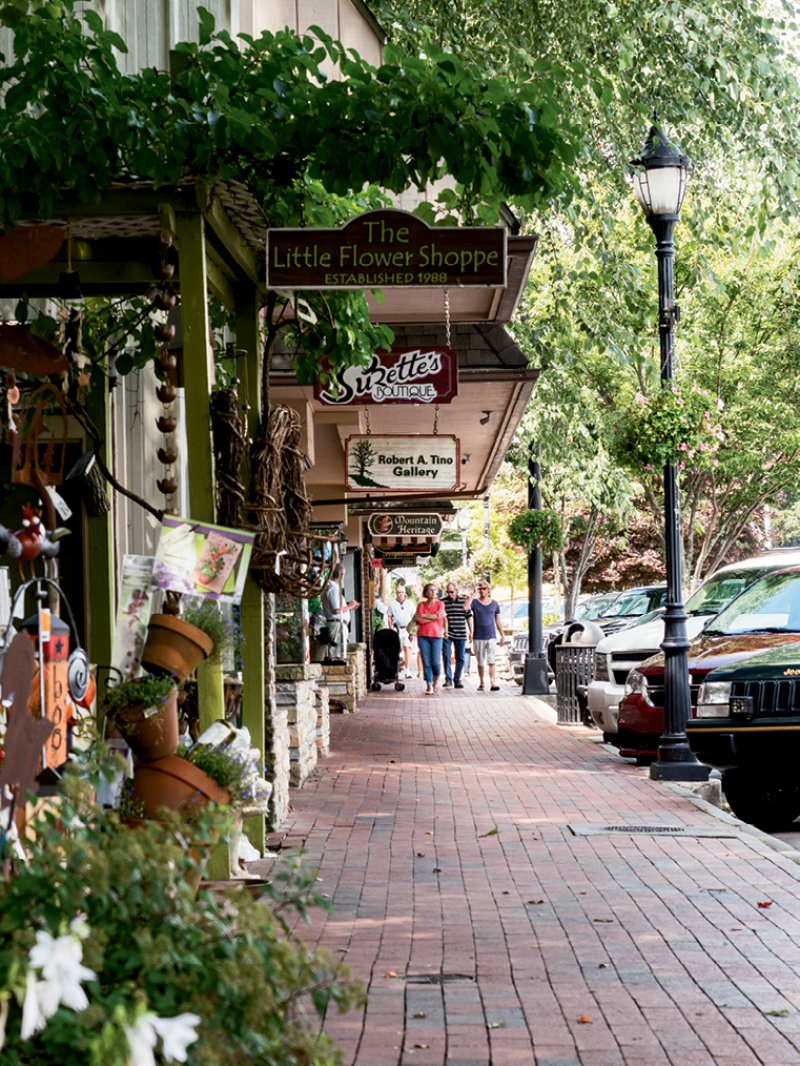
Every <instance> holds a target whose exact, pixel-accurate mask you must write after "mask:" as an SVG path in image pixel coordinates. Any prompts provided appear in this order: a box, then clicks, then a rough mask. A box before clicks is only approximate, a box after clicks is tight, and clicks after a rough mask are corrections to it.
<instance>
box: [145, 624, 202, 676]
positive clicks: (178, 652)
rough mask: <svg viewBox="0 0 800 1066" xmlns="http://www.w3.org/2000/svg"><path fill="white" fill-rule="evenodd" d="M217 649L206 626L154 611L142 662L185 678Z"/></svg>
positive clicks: (151, 667) (148, 667)
mask: <svg viewBox="0 0 800 1066" xmlns="http://www.w3.org/2000/svg"><path fill="white" fill-rule="evenodd" d="M213 650H214V641H213V640H212V639H211V638H210V637H209V636H208V635H207V634H206V633H204V632H203V630H202V629H198V628H197V626H193V625H190V623H189V622H184V621H183V619H182V618H176V617H175V616H174V615H171V614H154V615H153V617H152V618H151V619H150V624H149V625H148V627H147V640H146V641H145V645H144V651H143V652H142V666H144V667H145V669H147V670H160V671H162V672H163V673H166V674H174V675H175V677H176V678H177V679H178V680H179V681H184V680H185V679H186V678H187V677H188V676H189V674H191V673H194V671H195V670H196V669H197V667H198V665H199V664H200V663H201V662H202V660H203V659H205V658H206V656H208V655H210V654H211V652H212V651H213Z"/></svg>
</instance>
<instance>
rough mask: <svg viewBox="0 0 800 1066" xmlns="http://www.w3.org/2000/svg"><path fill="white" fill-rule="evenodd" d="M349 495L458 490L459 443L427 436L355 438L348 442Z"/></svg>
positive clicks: (346, 461)
mask: <svg viewBox="0 0 800 1066" xmlns="http://www.w3.org/2000/svg"><path fill="white" fill-rule="evenodd" d="M344 456H345V470H346V473H345V488H346V490H347V491H348V492H374V491H375V489H389V490H390V491H392V492H439V491H440V490H445V491H448V492H449V491H450V490H452V489H455V488H458V478H459V469H460V466H461V463H460V455H459V446H458V439H457V438H456V437H453V436H450V435H449V434H442V435H441V436H425V435H422V434H414V435H409V436H397V437H390V436H383V435H372V436H365V435H363V434H358V435H353V436H351V437H348V438H347V440H346V441H345V448H344Z"/></svg>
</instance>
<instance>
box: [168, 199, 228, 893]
mask: <svg viewBox="0 0 800 1066" xmlns="http://www.w3.org/2000/svg"><path fill="white" fill-rule="evenodd" d="M177 229H178V232H177V238H178V240H177V243H178V255H179V257H180V288H181V330H182V332H183V388H184V399H185V405H186V406H185V410H186V414H187V417H186V446H187V450H188V471H189V510H190V512H191V513H190V515H189V516H188V517H190V518H191V519H193V520H194V521H195V522H214V521H215V518H216V503H215V495H214V451H213V445H212V441H211V413H210V407H209V402H210V401H209V397H210V395H211V390H212V388H213V371H212V366H211V343H210V342H211V338H210V335H209V327H208V310H207V307H206V292H207V286H208V273H207V269H206V244H205V223H204V221H203V216H202V215H201V214H200V213H199V212H197V211H192V212H178V214H177ZM197 704H198V712H199V717H200V729H201V731H202V730H204V729H207V728H208V726H210V725H211V723H212V722H215V721H216V720H217V719H218V718H224V717H225V687H224V684H223V680H222V664H221V663H219V662H211V663H210V662H208V661H205V662H203V663H202V664H201V665H200V667H199V668H198V670H197ZM208 876H209V878H210V879H211V880H212V881H213V880H217V881H223V880H227V879H228V878H229V877H230V859H229V856H228V848H227V845H225V844H221V845H219V846H217V847H216V848H215V849H214V850H213V852H212V853H211V855H210V857H209V860H208Z"/></svg>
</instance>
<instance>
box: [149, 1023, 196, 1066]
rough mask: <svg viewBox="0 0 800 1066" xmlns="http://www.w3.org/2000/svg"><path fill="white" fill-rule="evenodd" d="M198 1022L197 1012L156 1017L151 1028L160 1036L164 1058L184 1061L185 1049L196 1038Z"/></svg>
mask: <svg viewBox="0 0 800 1066" xmlns="http://www.w3.org/2000/svg"><path fill="white" fill-rule="evenodd" d="M199 1024H200V1015H199V1014H188V1013H186V1014H178V1015H176V1016H175V1017H174V1018H156V1019H155V1020H154V1022H153V1028H154V1029H155V1031H156V1032H157V1033H158V1035H159V1036H160V1037H161V1040H162V1047H161V1050H162V1051H163V1053H164V1058H165V1059H171V1060H174V1061H175V1062H186V1049H187V1048H188V1046H189V1045H190V1044H193V1043H194V1042H195V1040H197V1033H196V1032H195V1028H196V1027H197V1026H198V1025H199Z"/></svg>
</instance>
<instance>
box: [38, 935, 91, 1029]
mask: <svg viewBox="0 0 800 1066" xmlns="http://www.w3.org/2000/svg"><path fill="white" fill-rule="evenodd" d="M72 924H73V925H76V923H75V922H73V923H72ZM77 930H80V931H81V933H82V931H83V928H82V925H81V924H80V922H79V924H78V925H77V926H76V933H75V935H73V934H68V935H66V936H59V937H52V936H51V935H50V933H48V932H47V930H46V929H44V930H39V932H38V933H37V934H36V943H35V944H34V946H33V947H32V948H31V950H30V952H29V953H28V958H29V959H30V962H31V966H32V967H34V966H35V967H36V968H37V969H39V970H41V971H42V977H43V980H42V981H41V982H40V983H39V1003H40V1005H41V1008H42V1012H43V1014H44V1017H45V1018H49V1017H50V1016H51V1015H52V1014H55V1012H56V1011H57V1010H58V1007H59V1004H61V1003H63V1004H64V1006H65V1007H69V1008H70V1009H71V1010H74V1011H81V1010H86V1008H87V1007H88V1006H89V1000H88V998H87V996H86V993H85V992H84V991H83V989H82V988H81V981H93V980H94V979H95V977H96V976H97V974H96V973H95V972H94V970H90V969H89V968H88V967H87V966H84V965H83V964H82V963H81V959H82V958H83V947H82V945H81V943H80V941H79V940H77V939H76V936H77V935H80V933H78V932H77ZM29 972H30V971H29Z"/></svg>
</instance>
